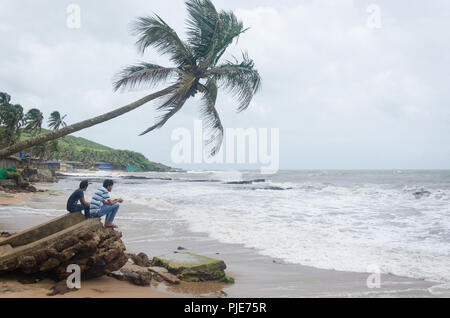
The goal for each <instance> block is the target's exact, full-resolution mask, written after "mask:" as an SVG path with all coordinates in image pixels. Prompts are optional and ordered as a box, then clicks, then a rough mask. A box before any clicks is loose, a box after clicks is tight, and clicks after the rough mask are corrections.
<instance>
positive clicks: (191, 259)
mask: <svg viewBox="0 0 450 318" xmlns="http://www.w3.org/2000/svg"><path fill="white" fill-rule="evenodd" d="M152 266H158V267H164V268H166V269H167V270H168V271H169V273H171V274H174V275H176V276H177V277H178V278H179V279H181V280H183V281H188V282H204V281H217V282H226V283H234V279H233V278H232V277H230V276H227V275H226V274H225V269H226V265H225V262H224V261H222V260H218V259H214V258H210V257H206V256H202V255H197V254H193V253H189V252H179V253H173V254H165V255H161V256H158V257H154V258H153V261H152Z"/></svg>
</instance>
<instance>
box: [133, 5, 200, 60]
mask: <svg viewBox="0 0 450 318" xmlns="http://www.w3.org/2000/svg"><path fill="white" fill-rule="evenodd" d="M133 31H134V33H135V35H137V36H138V40H137V42H136V45H137V47H138V50H139V51H140V52H141V53H144V52H145V50H146V49H147V48H148V47H150V46H152V47H154V48H156V49H157V50H158V51H159V52H160V53H161V54H168V55H169V56H170V59H171V61H173V62H174V63H175V64H176V65H177V66H183V65H192V66H194V65H195V59H194V57H193V55H192V53H191V52H190V48H189V46H187V45H186V44H185V43H184V42H183V41H182V40H181V39H180V38H179V37H178V35H177V33H176V32H175V31H174V30H173V29H172V28H171V27H170V26H169V25H167V23H166V22H164V20H163V19H161V18H160V17H159V16H158V15H156V14H155V17H150V16H148V17H140V18H138V19H137V20H136V21H135V22H134V24H133Z"/></svg>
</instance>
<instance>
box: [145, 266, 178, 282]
mask: <svg viewBox="0 0 450 318" xmlns="http://www.w3.org/2000/svg"><path fill="white" fill-rule="evenodd" d="M148 270H149V271H150V272H152V273H153V277H154V278H155V280H156V281H158V282H161V281H163V280H165V281H166V282H168V283H170V284H179V283H180V279H179V278H178V277H177V276H175V275H173V274H171V273H169V271H168V270H167V268H164V267H158V266H150V267H148Z"/></svg>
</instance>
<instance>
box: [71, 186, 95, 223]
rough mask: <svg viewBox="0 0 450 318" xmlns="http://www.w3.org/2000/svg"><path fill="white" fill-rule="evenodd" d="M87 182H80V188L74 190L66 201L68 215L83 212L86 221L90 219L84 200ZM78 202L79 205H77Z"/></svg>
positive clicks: (87, 204) (87, 205) (87, 206)
mask: <svg viewBox="0 0 450 318" xmlns="http://www.w3.org/2000/svg"><path fill="white" fill-rule="evenodd" d="M88 185H89V182H88V181H87V180H83V181H81V182H80V187H79V188H78V189H77V190H75V191H74V192H73V193H72V195H71V196H70V197H69V199H68V200H67V211H69V212H70V213H74V212H79V211H84V216H85V217H86V219H88V218H90V213H89V203H88V202H87V201H86V200H85V199H84V192H85V191H86V190H87V188H88ZM78 201H80V203H81V204H79V203H78Z"/></svg>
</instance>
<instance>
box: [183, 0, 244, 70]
mask: <svg viewBox="0 0 450 318" xmlns="http://www.w3.org/2000/svg"><path fill="white" fill-rule="evenodd" d="M186 6H187V10H188V15H189V18H188V20H187V27H188V36H189V40H188V43H189V44H190V45H191V46H192V48H193V49H192V51H193V52H194V56H195V58H196V60H197V61H198V63H199V66H200V68H201V69H206V68H207V67H208V66H211V65H215V64H216V63H217V62H218V60H219V59H220V57H221V56H222V55H223V53H224V52H225V50H226V49H227V47H228V46H229V45H230V44H231V43H232V42H233V40H234V39H235V38H237V37H238V36H239V35H240V34H242V33H243V32H245V31H246V30H247V29H244V25H243V23H242V22H241V21H239V20H238V19H237V17H236V16H235V14H234V13H233V12H226V11H221V12H220V13H218V12H217V10H216V8H215V7H214V5H213V4H212V2H211V1H210V0H189V1H187V2H186Z"/></svg>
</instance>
